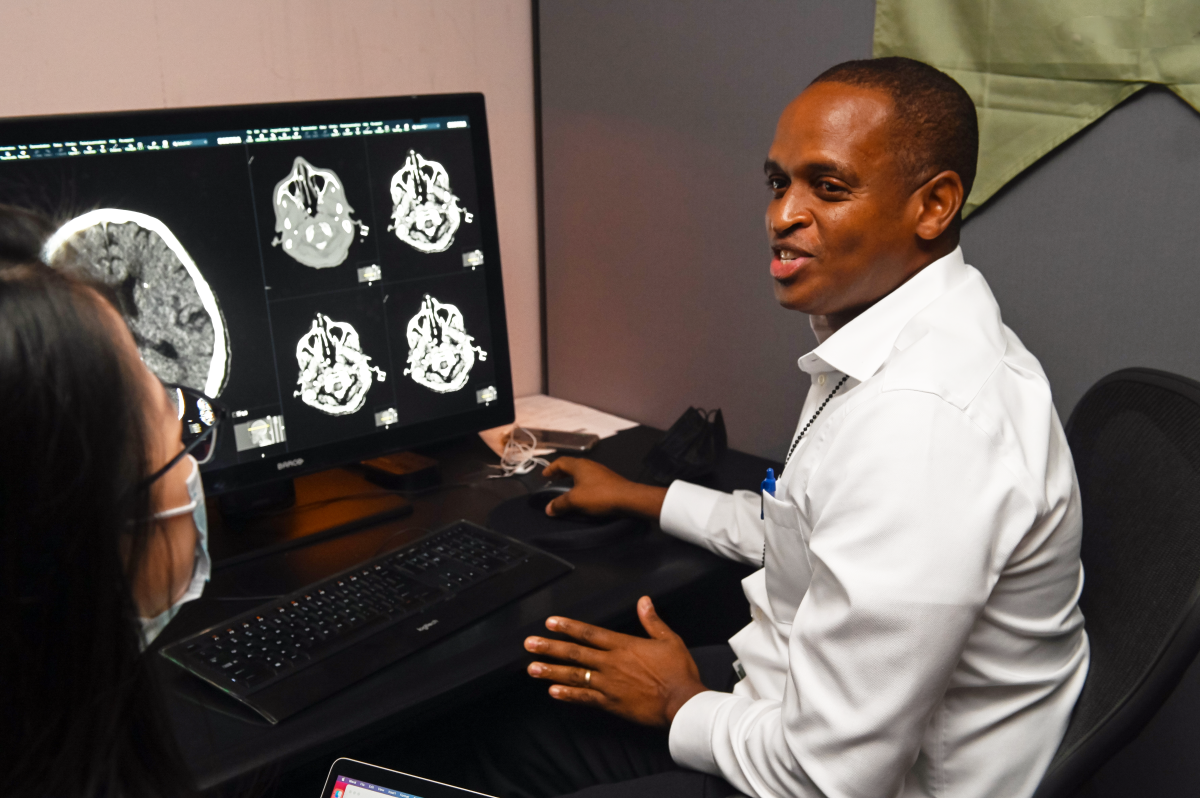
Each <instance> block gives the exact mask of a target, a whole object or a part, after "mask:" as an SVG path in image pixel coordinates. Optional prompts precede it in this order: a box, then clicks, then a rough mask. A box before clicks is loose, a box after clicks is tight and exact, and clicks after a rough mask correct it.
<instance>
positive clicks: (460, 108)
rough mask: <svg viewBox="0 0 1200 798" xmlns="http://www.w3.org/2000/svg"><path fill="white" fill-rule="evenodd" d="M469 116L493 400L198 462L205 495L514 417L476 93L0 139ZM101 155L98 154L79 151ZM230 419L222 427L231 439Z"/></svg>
mask: <svg viewBox="0 0 1200 798" xmlns="http://www.w3.org/2000/svg"><path fill="white" fill-rule="evenodd" d="M464 115H465V116H467V117H468V118H469V120H470V123H469V127H468V130H469V131H470V133H471V146H472V153H473V157H474V159H475V172H476V174H475V177H476V181H477V186H478V193H479V200H478V201H479V211H478V217H479V219H480V221H481V223H482V224H481V233H482V236H483V248H484V265H483V268H484V276H485V280H486V284H487V287H486V292H487V302H488V309H489V312H490V315H491V319H490V321H491V334H492V348H493V350H494V351H493V352H492V353H490V354H491V357H493V358H494V368H495V375H496V380H495V387H496V390H497V393H498V396H497V398H496V400H495V401H494V402H490V403H488V404H486V405H483V406H480V407H479V408H477V409H475V410H470V411H467V412H464V413H459V414H456V415H453V416H447V417H444V418H436V419H431V420H427V421H421V422H417V423H415V424H410V425H407V426H400V427H398V428H397V429H394V430H388V431H384V432H378V433H375V434H372V435H367V436H363V437H359V438H352V439H350V440H345V441H338V442H335V443H327V444H323V445H321V446H317V447H314V448H311V449H302V450H298V451H293V452H286V453H282V454H278V455H273V456H268V457H266V458H263V459H262V460H256V461H252V462H244V463H236V464H233V465H226V466H223V467H216V466H215V464H213V465H208V466H202V467H201V474H202V475H203V478H204V486H205V489H206V491H207V492H208V493H209V494H210V495H218V494H221V493H226V492H231V491H236V490H242V489H246V488H253V487H256V486H259V485H263V484H266V483H270V482H274V481H277V480H281V479H290V478H292V477H296V476H301V475H304V474H310V473H313V472H316V471H323V470H326V469H329V468H336V467H339V466H344V465H348V464H352V463H356V462H359V461H362V460H366V459H370V458H372V457H378V456H381V455H385V454H389V453H392V452H397V451H403V450H406V449H412V448H415V447H419V446H425V445H429V444H433V443H437V442H439V441H444V440H449V439H453V438H458V437H462V436H465V435H470V434H472V433H475V432H478V431H480V430H484V429H490V428H492V427H497V426H501V425H503V424H507V423H510V422H512V421H513V420H514V417H515V414H514V409H513V387H512V363H511V359H510V355H509V350H508V322H507V317H506V313H505V304H504V285H503V272H502V268H501V262H502V261H501V254H500V236H499V229H498V226H497V219H496V202H495V184H494V180H493V177H492V158H491V146H490V141H489V137H488V124H487V111H486V103H485V100H484V96H483V94H481V93H463V94H428V95H399V96H394V97H366V98H355V99H337V100H314V101H300V102H283V103H262V104H245V105H219V106H196V107H188V108H168V109H149V110H134V111H116V112H104V113H89V114H58V115H48V116H36V117H28V116H27V117H10V118H7V119H0V145H19V144H34V143H40V142H48V141H61V140H79V139H105V138H117V137H130V136H143V135H145V136H153V135H163V136H170V135H178V134H186V133H207V132H212V131H220V130H241V129H251V128H279V127H286V126H293V125H311V124H329V123H335V122H363V121H366V120H372V119H413V120H421V119H433V118H437V117H452V116H464ZM84 157H105V156H84ZM37 210H41V211H43V212H48V213H51V214H54V213H56V212H57V211H58V210H59V209H56V208H47V207H42V208H38V209H37ZM231 425H232V422H231V421H227V422H226V427H227V429H222V430H220V432H222V433H224V434H227V435H231V434H232V426H231Z"/></svg>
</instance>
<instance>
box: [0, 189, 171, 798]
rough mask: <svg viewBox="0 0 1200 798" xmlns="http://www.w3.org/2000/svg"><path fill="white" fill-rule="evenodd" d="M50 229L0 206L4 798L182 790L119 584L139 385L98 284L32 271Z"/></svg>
mask: <svg viewBox="0 0 1200 798" xmlns="http://www.w3.org/2000/svg"><path fill="white" fill-rule="evenodd" d="M52 229H53V228H52V226H51V225H50V224H49V222H47V221H46V220H45V219H44V218H42V217H40V216H38V215H36V214H33V213H30V212H28V211H23V210H20V209H17V208H13V207H10V206H5V205H0V599H2V601H0V648H2V649H3V651H4V655H3V656H0V685H2V687H0V694H2V695H3V698H2V699H0V706H2V707H3V711H2V712H0V723H3V724H4V725H5V727H6V728H8V729H9V732H8V739H9V740H12V741H14V742H15V743H16V745H5V746H0V751H3V753H2V754H0V763H2V765H0V773H3V774H4V775H3V778H4V780H5V790H6V791H7V792H9V793H12V794H22V795H24V794H29V795H38V796H43V795H46V796H51V795H52V796H63V797H64V798H66V797H67V796H70V798H91V797H92V796H103V797H104V798H140V796H147V797H149V796H154V798H171V797H172V796H177V795H180V794H181V793H188V792H190V788H189V787H188V786H187V783H188V782H187V779H186V777H185V776H184V773H185V771H184V769H183V767H182V765H181V761H182V760H181V757H180V756H179V752H178V748H177V746H176V744H175V742H174V736H173V734H172V732H171V730H170V728H169V726H168V724H167V722H166V715H165V712H164V711H163V708H162V702H161V699H160V693H159V690H158V688H157V684H156V682H155V681H154V678H153V674H152V670H151V668H150V664H149V663H148V662H147V657H145V656H142V654H141V640H140V634H141V630H140V626H139V622H138V611H137V607H136V605H135V603H134V599H133V593H132V588H131V582H132V576H133V575H134V574H136V573H138V572H139V569H140V568H142V567H143V563H144V560H145V553H146V549H147V541H148V539H149V536H150V535H152V534H153V533H154V531H153V526H152V522H151V521H150V520H149V519H150V513H151V508H150V503H149V502H150V500H149V495H148V491H147V490H146V488H145V486H144V480H145V478H146V476H147V474H148V472H149V463H148V462H147V438H148V431H147V416H146V408H145V396H144V389H143V388H141V387H140V385H141V383H140V382H139V381H138V379H137V376H136V374H135V373H134V372H133V371H132V364H129V363H126V362H125V361H124V360H123V358H122V357H121V355H120V352H119V351H118V349H117V347H116V344H115V341H114V339H113V330H112V328H111V327H112V323H111V321H106V319H105V316H104V310H103V307H102V305H101V303H102V302H104V301H107V300H106V299H104V298H102V297H103V295H104V290H103V288H101V287H99V286H94V285H89V284H88V283H86V282H85V281H83V280H80V279H78V278H75V277H71V276H68V275H66V274H64V273H61V272H59V271H56V270H54V269H51V268H50V267H49V266H47V265H46V264H45V263H44V262H43V260H42V255H41V248H42V245H43V242H44V241H45V240H46V238H47V236H48V235H49V234H50V233H51V232H52Z"/></svg>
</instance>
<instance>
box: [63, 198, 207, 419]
mask: <svg viewBox="0 0 1200 798" xmlns="http://www.w3.org/2000/svg"><path fill="white" fill-rule="evenodd" d="M64 248H67V249H69V250H71V251H72V254H73V256H74V257H73V258H72V259H71V262H70V264H69V265H72V266H78V267H79V268H82V269H84V270H85V271H86V272H87V273H89V274H90V275H91V276H92V277H94V278H96V279H98V280H100V281H102V282H104V283H105V284H106V285H109V286H111V287H112V288H113V289H115V291H116V293H117V296H118V298H119V300H120V305H121V311H122V313H124V315H125V318H126V320H127V321H128V323H129V329H130V331H131V332H132V333H133V337H134V340H135V341H136V342H137V346H138V351H139V353H140V354H141V356H142V360H144V361H145V362H146V365H147V366H149V367H150V370H151V371H153V372H154V373H155V375H157V376H158V378H159V379H161V380H162V381H163V382H174V383H179V384H180V385H186V386H188V387H190V388H195V389H196V390H199V391H203V392H204V393H206V394H208V395H209V396H219V395H220V394H221V391H222V390H223V389H224V388H225V382H226V381H227V380H228V377H229V356H230V353H229V337H228V335H227V333H226V330H225V322H224V318H223V317H222V315H221V309H220V306H219V305H218V304H217V298H216V295H215V294H213V291H212V289H211V288H210V287H209V285H208V283H207V282H206V281H205V279H204V276H203V275H202V274H201V273H200V270H199V269H198V268H197V267H196V263H195V261H193V260H192V258H191V256H190V255H189V254H188V252H187V250H185V249H184V248H183V245H182V244H180V243H179V239H177V238H176V237H175V235H174V234H173V233H172V232H171V231H170V230H169V229H167V226H166V225H165V224H163V223H162V222H161V221H159V220H158V219H155V218H154V217H153V216H147V215H146V214H143V213H134V212H133V211H125V210H120V209H117V208H101V209H99V210H95V211H91V212H90V213H85V214H84V215H82V216H79V217H76V218H75V219H72V220H71V221H69V222H67V223H66V224H65V225H63V226H62V227H61V228H59V229H58V231H57V232H55V234H54V235H53V236H51V238H50V240H49V241H48V242H47V243H46V257H47V260H48V261H50V262H51V263H53V262H56V260H58V259H59V257H60V256H61V255H62V254H63V250H64Z"/></svg>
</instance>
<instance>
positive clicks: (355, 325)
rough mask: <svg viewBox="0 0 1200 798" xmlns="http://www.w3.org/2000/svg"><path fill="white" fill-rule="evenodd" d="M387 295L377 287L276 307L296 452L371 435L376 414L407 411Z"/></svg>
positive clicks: (288, 422)
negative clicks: (400, 400) (399, 396)
mask: <svg viewBox="0 0 1200 798" xmlns="http://www.w3.org/2000/svg"><path fill="white" fill-rule="evenodd" d="M383 297H384V294H383V291H382V289H381V288H380V286H378V285H376V286H369V287H368V286H364V287H362V288H358V289H352V290H348V291H339V292H336V293H330V294H314V295H311V296H305V297H295V298H292V299H283V300H279V301H276V302H272V303H271V306H270V313H271V327H272V330H273V337H274V339H275V351H276V352H277V353H278V369H279V382H280V387H281V389H282V390H281V393H282V397H281V398H282V401H283V417H284V428H285V429H286V431H287V443H288V446H289V447H291V448H292V449H296V450H299V449H303V448H307V447H309V446H317V445H320V444H324V443H332V442H334V441H339V440H347V439H350V438H355V437H358V436H360V435H369V434H372V433H374V432H375V431H376V430H377V429H378V426H379V425H378V424H377V418H376V417H377V415H378V414H384V416H387V415H388V414H389V413H390V414H391V415H396V414H397V412H400V413H402V412H403V408H401V407H400V406H399V405H398V404H397V402H396V397H395V390H394V386H395V383H396V377H397V376H398V372H396V370H395V368H394V367H393V365H392V364H393V362H394V358H393V353H392V348H391V343H390V341H389V340H388V332H387V322H386V321H385V318H384V301H383ZM399 362H401V363H402V362H403V361H399Z"/></svg>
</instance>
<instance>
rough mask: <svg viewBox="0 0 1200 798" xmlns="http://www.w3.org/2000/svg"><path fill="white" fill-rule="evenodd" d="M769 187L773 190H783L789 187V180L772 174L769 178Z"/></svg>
mask: <svg viewBox="0 0 1200 798" xmlns="http://www.w3.org/2000/svg"><path fill="white" fill-rule="evenodd" d="M767 188H769V189H771V190H772V191H783V190H784V189H785V188H787V180H786V179H785V178H782V177H778V176H772V177H768V178H767Z"/></svg>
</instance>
